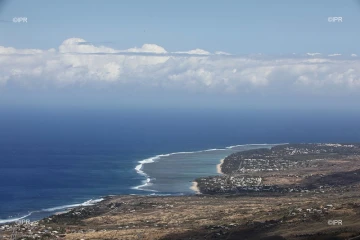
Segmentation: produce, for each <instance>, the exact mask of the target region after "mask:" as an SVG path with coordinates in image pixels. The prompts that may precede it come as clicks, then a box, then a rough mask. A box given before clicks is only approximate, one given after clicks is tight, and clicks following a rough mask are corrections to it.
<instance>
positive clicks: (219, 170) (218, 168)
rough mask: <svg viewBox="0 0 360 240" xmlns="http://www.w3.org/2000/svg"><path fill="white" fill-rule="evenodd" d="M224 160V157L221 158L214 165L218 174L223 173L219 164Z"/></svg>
mask: <svg viewBox="0 0 360 240" xmlns="http://www.w3.org/2000/svg"><path fill="white" fill-rule="evenodd" d="M224 160H225V158H223V159H221V160H220V163H219V164H217V165H216V172H217V173H218V174H224V173H223V172H222V171H221V165H222V164H223V163H224Z"/></svg>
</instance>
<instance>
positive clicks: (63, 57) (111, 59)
mask: <svg viewBox="0 0 360 240" xmlns="http://www.w3.org/2000/svg"><path fill="white" fill-rule="evenodd" d="M359 63H360V62H359V59H358V57H357V56H356V55H355V54H352V55H349V56H345V55H340V54H331V55H327V56H326V55H322V54H320V53H305V54H302V55H301V54H300V55H298V54H290V55H289V56H264V55H262V54H254V55H248V56H238V55H232V54H230V53H227V52H222V51H217V52H215V53H210V52H208V51H206V50H203V49H194V50H189V51H177V52H169V51H167V50H165V49H164V48H163V47H161V46H158V45H156V44H144V45H143V46H141V47H134V48H129V49H126V50H117V49H113V48H110V47H106V46H95V45H94V44H92V43H91V42H87V41H86V40H84V39H80V38H70V39H67V40H65V41H64V42H63V43H62V44H61V45H60V46H59V47H58V48H57V49H48V50H41V49H15V48H12V47H2V46H0V88H6V87H7V86H9V85H11V86H17V87H21V88H37V87H41V88H44V87H47V88H49V87H54V88H58V87H61V88H63V87H71V86H74V85H76V86H102V87H111V88H114V87H119V88H121V86H123V85H129V84H130V85H132V86H135V87H136V86H137V87H142V88H151V89H154V88H159V89H161V90H172V89H176V90H177V91H178V90H181V91H203V92H207V91H209V92H225V93H226V92H231V93H241V92H247V93H248V92H252V91H253V92H255V91H268V92H275V93H276V92H301V91H304V92H307V91H310V92H312V93H313V92H320V93H324V92H325V93H326V92H330V91H335V92H339V91H340V92H347V91H360V64H359Z"/></svg>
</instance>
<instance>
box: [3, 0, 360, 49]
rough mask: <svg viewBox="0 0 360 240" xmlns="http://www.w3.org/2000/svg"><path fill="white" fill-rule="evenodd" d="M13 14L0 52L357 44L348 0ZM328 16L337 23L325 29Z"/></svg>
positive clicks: (137, 5) (16, 4)
mask: <svg viewBox="0 0 360 240" xmlns="http://www.w3.org/2000/svg"><path fill="white" fill-rule="evenodd" d="M16 16H26V17H27V18H28V24H2V25H1V35H0V44H1V45H2V46H13V47H17V48H41V49H46V48H52V47H55V46H58V45H59V44H61V42H62V41H63V40H65V39H68V38H72V37H81V38H83V39H86V40H88V41H92V42H112V45H113V46H114V47H116V48H129V47H134V46H141V45H142V44H144V43H155V44H158V45H160V46H163V47H164V48H165V49H168V50H172V51H181V50H188V49H195V48H202V49H206V50H207V51H218V50H221V51H227V52H232V53H237V54H243V53H257V52H261V53H271V54H279V53H292V52H313V51H315V52H322V53H334V52H342V53H350V52H353V51H355V50H356V49H357V47H356V43H357V42H359V41H360V32H359V31H357V29H358V24H359V23H360V3H359V2H357V1H353V0H346V1H338V0H330V1H329V0H327V1H326V0H319V1H311V0H307V1H291V2H290V1H286V0H282V1H279V0H274V1H265V0H262V1H259V0H253V1H202V0H198V1H188V0H185V1H165V0H155V1H144V0H134V1H116V0H106V1H100V0H89V1H85V0H79V1H69V0H65V1H46V0H34V1H26V0H12V1H8V2H7V4H5V6H4V9H3V11H2V14H1V18H2V19H3V20H9V21H11V20H12V18H13V17H16ZM330 16H341V17H343V22H342V23H338V24H336V23H329V22H328V21H327V18H328V17H330Z"/></svg>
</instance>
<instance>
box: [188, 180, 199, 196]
mask: <svg viewBox="0 0 360 240" xmlns="http://www.w3.org/2000/svg"><path fill="white" fill-rule="evenodd" d="M197 185H198V183H197V182H192V185H191V187H190V189H191V190H193V191H194V192H196V193H197V194H199V193H200V190H199V188H198V186H197Z"/></svg>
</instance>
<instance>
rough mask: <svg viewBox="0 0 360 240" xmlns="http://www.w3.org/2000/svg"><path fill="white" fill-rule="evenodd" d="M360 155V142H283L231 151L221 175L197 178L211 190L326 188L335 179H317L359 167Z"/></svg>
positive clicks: (200, 186)
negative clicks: (325, 181) (322, 184)
mask: <svg viewBox="0 0 360 240" xmlns="http://www.w3.org/2000/svg"><path fill="white" fill-rule="evenodd" d="M359 157H360V145H359V144H323V143H320V144H287V145H279V146H274V147H272V148H271V149H268V148H263V149H255V150H248V151H243V152H237V153H234V154H231V155H229V156H228V157H226V158H225V159H224V160H222V164H221V166H220V170H221V171H220V173H221V174H220V175H218V176H209V177H202V178H198V179H196V180H195V181H196V186H197V188H198V191H199V192H201V193H208V194H215V193H238V192H244V191H274V192H294V191H295V192H307V191H315V192H323V191H325V189H326V188H329V187H331V186H329V184H330V183H331V181H330V182H328V183H325V184H324V186H318V187H316V186H317V184H316V182H317V181H320V180H321V178H324V177H325V175H330V174H331V173H332V172H336V171H338V170H339V167H341V169H342V171H344V172H346V171H348V172H351V171H355V170H357V169H358V168H360V165H359V162H358V161H357V159H358V158H359ZM346 174H347V173H344V175H346ZM350 174H353V173H350ZM356 176H357V175H356ZM344 184H345V183H344ZM345 185H346V184H345Z"/></svg>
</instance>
